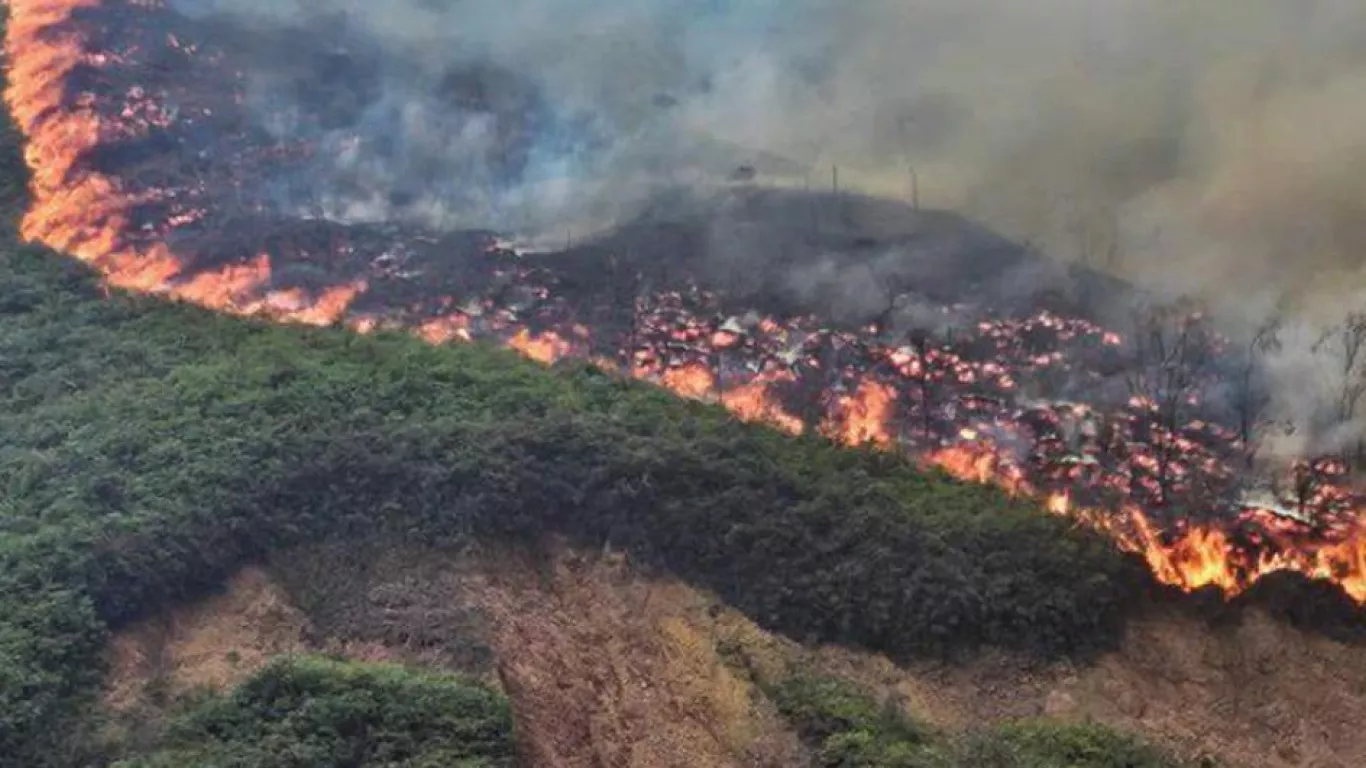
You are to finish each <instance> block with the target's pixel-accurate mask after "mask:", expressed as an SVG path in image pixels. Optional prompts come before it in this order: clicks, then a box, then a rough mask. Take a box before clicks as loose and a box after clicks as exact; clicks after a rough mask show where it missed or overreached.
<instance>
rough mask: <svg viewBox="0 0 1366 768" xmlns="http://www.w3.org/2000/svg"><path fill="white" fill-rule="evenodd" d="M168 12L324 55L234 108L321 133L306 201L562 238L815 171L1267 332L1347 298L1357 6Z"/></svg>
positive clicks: (601, 0) (1358, 197)
mask: <svg viewBox="0 0 1366 768" xmlns="http://www.w3.org/2000/svg"><path fill="white" fill-rule="evenodd" d="M174 5H175V6H176V7H177V8H178V9H179V10H181V11H182V12H184V13H187V14H193V15H196V16H203V17H219V18H227V19H231V20H232V21H233V23H234V24H237V25H240V26H242V27H245V28H247V29H250V30H255V31H258V32H260V31H274V32H276V33H280V34H282V35H283V37H282V38H281V39H284V40H288V41H290V46H289V47H290V48H291V49H293V50H294V51H295V52H298V51H303V50H314V51H332V52H333V54H335V55H339V56H344V57H349V58H347V59H345V60H346V61H348V62H350V63H349V65H348V66H350V67H352V68H353V69H354V70H355V77H351V78H347V77H344V76H343V77H338V78H337V80H336V82H334V83H332V84H331V85H326V84H322V83H317V82H313V83H311V84H310V85H309V86H308V87H301V86H300V85H299V83H298V82H291V81H289V79H288V76H286V75H281V74H280V73H281V72H287V71H288V70H287V68H281V67H278V66H274V65H273V64H272V63H271V60H270V59H269V57H266V58H264V59H263V61H264V62H265V63H263V65H262V68H261V71H260V72H259V73H257V74H256V76H255V79H254V81H253V85H254V87H253V93H252V105H253V106H255V107H257V108H258V109H257V111H258V113H259V114H260V115H261V117H262V121H263V123H265V124H268V126H269V127H270V128H272V129H273V130H277V131H280V132H282V133H293V134H299V133H306V134H312V135H314V136H316V137H317V139H318V141H319V144H320V146H321V147H322V148H323V149H324V151H323V152H322V153H321V154H320V156H321V157H324V158H326V163H325V166H324V167H321V168H319V169H316V171H317V172H316V173H315V174H313V175H312V176H310V178H308V179H306V180H304V181H303V184H302V186H303V188H304V189H305V190H306V192H307V194H303V195H301V194H300V192H299V190H297V189H293V188H291V187H290V185H288V184H282V185H281V189H280V190H279V192H278V194H279V196H280V198H281V200H283V201H286V202H291V203H292V202H297V201H298V200H301V199H304V198H307V199H308V200H309V204H310V205H312V206H314V207H315V208H316V209H318V210H319V212H321V213H323V214H324V215H329V216H334V217H340V218H349V219H381V218H394V217H399V218H402V217H410V218H417V219H419V220H422V221H423V222H425V223H428V224H432V225H435V226H448V227H454V226H480V227H490V228H498V229H505V230H506V229H512V230H521V231H525V232H535V231H537V230H556V229H560V230H561V231H563V228H580V229H581V228H583V227H587V226H591V225H592V224H594V223H600V224H606V223H611V222H613V221H617V220H620V219H622V218H624V217H627V216H630V215H632V214H633V213H635V212H636V211H637V210H638V209H639V207H640V205H641V204H642V202H643V201H645V200H647V199H649V198H650V197H651V196H652V194H653V193H654V192H655V191H657V190H658V189H659V188H661V187H666V186H669V185H677V184H684V185H691V186H693V187H703V186H706V185H709V184H714V183H717V182H719V181H722V180H724V179H725V177H726V175H727V174H729V173H730V172H732V171H733V170H734V169H735V168H736V167H737V166H740V165H748V166H752V167H753V168H754V170H756V171H757V174H758V180H759V181H760V182H771V183H788V184H792V185H796V186H800V185H802V184H803V183H806V182H808V181H810V180H811V179H815V178H819V179H820V181H819V182H817V183H819V184H825V183H827V180H828V179H829V176H828V174H829V169H830V167H831V166H832V165H838V166H839V168H840V179H841V186H842V187H843V188H846V189H860V190H863V191H868V192H872V193H878V194H884V195H893V196H899V197H905V196H907V195H908V194H909V191H910V188H911V185H912V177H913V176H914V179H915V183H916V185H917V187H918V190H919V194H920V197H921V199H922V200H923V202H924V204H925V205H926V206H930V207H937V208H947V209H955V210H961V211H964V212H966V213H967V214H969V215H971V216H974V217H975V218H977V219H979V220H981V221H983V222H985V223H986V224H988V225H989V226H991V227H993V228H995V229H996V230H998V231H1000V232H1002V233H1003V234H1005V235H1007V236H1010V237H1013V238H1016V239H1018V240H1020V241H1027V242H1029V243H1030V244H1031V245H1032V246H1034V247H1035V248H1037V249H1039V250H1041V251H1043V252H1046V253H1049V254H1052V255H1055V256H1059V257H1062V258H1065V259H1072V260H1080V261H1085V262H1090V263H1092V264H1094V265H1097V266H1102V267H1104V268H1106V269H1109V270H1111V271H1115V272H1118V273H1121V274H1123V275H1125V276H1127V277H1129V278H1133V279H1136V280H1137V281H1138V282H1140V283H1144V284H1146V285H1147V286H1149V287H1155V288H1157V289H1159V290H1162V291H1169V292H1172V293H1191V292H1196V293H1204V294H1206V295H1207V296H1209V297H1211V298H1214V299H1216V300H1218V301H1219V302H1220V303H1221V304H1222V305H1223V307H1224V308H1225V309H1226V310H1228V311H1230V312H1232V313H1234V314H1235V315H1239V316H1242V317H1243V318H1245V319H1247V320H1249V321H1255V320H1257V319H1259V317H1260V316H1261V315H1263V314H1264V313H1265V312H1266V311H1268V310H1269V309H1270V308H1271V307H1272V306H1273V305H1275V304H1276V303H1277V302H1278V301H1280V300H1281V299H1282V297H1283V295H1285V294H1288V293H1294V294H1295V295H1298V296H1299V297H1300V301H1299V303H1298V304H1297V305H1296V306H1297V307H1298V311H1299V312H1300V313H1301V314H1302V315H1303V316H1304V317H1305V318H1307V319H1306V320H1305V323H1302V324H1301V325H1303V328H1300V326H1293V327H1294V328H1298V329H1299V330H1294V331H1293V332H1290V335H1291V336H1294V337H1295V338H1299V337H1301V336H1302V337H1304V339H1310V338H1312V337H1315V336H1316V334H1317V331H1314V330H1312V329H1310V330H1306V329H1309V328H1310V326H1311V325H1312V323H1313V322H1318V321H1319V320H1321V319H1322V318H1321V317H1315V315H1325V316H1337V317H1341V316H1342V314H1343V313H1344V312H1345V310H1346V308H1348V307H1349V306H1352V305H1354V304H1355V303H1356V301H1357V299H1359V298H1361V297H1362V295H1363V290H1362V289H1363V288H1366V280H1364V279H1363V276H1364V275H1363V271H1362V270H1363V269H1366V10H1363V7H1362V5H1361V2H1360V0H1297V1H1296V2H1287V1H1286V0H1201V1H1200V2H1189V3H1181V2H1153V1H1152V0H1031V1H1030V2H1019V1H1018V0H858V1H857V2H841V1H840V0H385V1H384V2H378V1H376V0H174ZM316 60H317V57H316V56H315V57H314V58H313V59H310V61H313V62H314V64H309V65H308V66H304V67H303V69H302V71H303V73H304V75H306V76H307V77H310V78H314V79H315V80H316V71H315V69H310V67H315V64H316ZM343 69H344V68H343ZM362 73H363V76H362ZM462 73H463V74H462ZM301 76H302V75H301ZM332 91H337V92H338V93H339V94H340V95H339V96H337V98H331V97H328V98H327V99H324V100H325V101H327V103H328V104H330V105H332V106H333V107H335V103H336V102H337V101H338V100H340V101H341V102H342V103H343V106H344V107H345V108H344V109H340V111H338V112H337V113H336V114H333V115H331V116H330V117H329V118H328V119H320V118H319V117H318V108H317V102H318V101H319V99H320V98H322V97H323V96H325V95H326V94H328V93H331V92H332ZM816 169H819V170H816ZM808 171H812V175H811V176H810V177H807V173H808ZM585 222H586V223H585ZM737 242H738V241H737ZM732 245H733V244H732ZM816 278H820V276H819V275H817V276H816ZM816 278H813V279H816ZM821 279H823V278H821ZM860 279H861V280H863V282H864V283H869V284H870V285H871V283H874V282H877V279H878V278H877V276H876V275H872V274H868V275H863V276H862V277H861V278H860ZM855 282H857V281H855ZM854 292H855V293H860V295H862V293H864V292H860V291H854ZM855 298H857V297H855ZM855 303H857V301H855ZM1292 325H1293V324H1292ZM1307 355H1309V352H1308V351H1307V347H1306V346H1305V345H1304V344H1287V345H1286V346H1285V347H1284V349H1283V351H1282V352H1281V353H1280V356H1279V357H1278V358H1277V360H1278V362H1277V365H1276V366H1273V368H1274V369H1275V370H1274V373H1276V375H1277V376H1279V377H1281V379H1283V380H1284V381H1286V382H1297V381H1299V379H1302V378H1304V377H1306V376H1310V375H1311V374H1309V373H1307V371H1308V370H1309V363H1308V362H1306V360H1307V359H1308V358H1307V357H1305V356H1307ZM1297 356H1299V357H1297ZM1302 357H1303V358H1304V359H1301V358H1302ZM1314 375H1317V374H1314ZM1301 384H1303V382H1299V384H1296V385H1295V387H1297V388H1298V387H1300V385H1301ZM1287 391H1289V390H1287ZM1285 408H1289V405H1286V406H1285Z"/></svg>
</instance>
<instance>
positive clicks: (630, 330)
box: [607, 255, 649, 374]
mask: <svg viewBox="0 0 1366 768" xmlns="http://www.w3.org/2000/svg"><path fill="white" fill-rule="evenodd" d="M607 268H608V269H607V274H608V288H607V290H608V295H607V302H608V306H607V311H608V313H609V315H610V317H609V318H608V323H609V326H608V327H612V328H620V329H621V332H620V336H619V338H620V339H621V345H620V347H619V348H618V349H617V350H616V356H617V358H618V363H620V365H621V366H622V370H624V371H626V372H627V373H628V374H631V373H634V372H635V358H636V352H637V351H638V350H639V349H640V344H641V341H642V335H643V332H644V328H643V325H644V322H645V313H646V312H647V311H648V309H649V307H648V302H647V301H646V297H647V296H648V294H649V287H648V285H647V284H646V280H645V275H644V273H643V272H642V271H641V270H640V269H639V268H637V267H636V265H634V264H630V263H628V262H626V261H624V260H622V259H620V258H619V257H617V256H616V255H612V256H610V257H608V259H607Z"/></svg>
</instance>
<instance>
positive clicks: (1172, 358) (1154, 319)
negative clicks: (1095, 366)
mask: <svg viewBox="0 0 1366 768" xmlns="http://www.w3.org/2000/svg"><path fill="white" fill-rule="evenodd" d="M1134 326H1135V327H1134V333H1133V339H1132V349H1131V354H1132V360H1131V365H1130V366H1129V368H1128V370H1127V372H1126V374H1125V382H1126V384H1127V385H1128V388H1129V393H1130V394H1131V395H1133V396H1135V397H1139V398H1143V399H1144V400H1146V401H1147V404H1148V405H1150V407H1151V412H1152V414H1153V419H1152V422H1151V423H1150V424H1149V425H1148V431H1149V441H1148V443H1149V445H1150V446H1151V447H1152V450H1153V458H1154V459H1155V460H1156V463H1157V468H1156V471H1155V477H1154V479H1155V480H1156V482H1157V486H1158V498H1157V499H1156V501H1157V502H1158V503H1160V504H1163V505H1166V504H1170V503H1171V502H1172V501H1173V499H1172V495H1173V494H1172V491H1173V486H1174V485H1175V482H1174V481H1175V479H1176V478H1175V473H1174V472H1173V469H1174V466H1175V463H1176V462H1177V460H1178V459H1179V458H1180V445H1179V442H1178V438H1179V437H1180V430H1181V427H1182V426H1183V425H1184V424H1185V423H1186V421H1187V417H1188V415H1189V413H1190V410H1191V408H1192V407H1193V405H1194V403H1195V402H1196V401H1197V399H1198V397H1199V394H1200V391H1201V389H1202V388H1203V385H1204V374H1205V373H1206V369H1207V368H1208V366H1209V364H1210V362H1211V361H1212V344H1211V342H1212V338H1211V337H1212V331H1211V329H1210V328H1209V326H1208V323H1207V321H1206V320H1205V318H1204V316H1203V315H1202V314H1200V313H1199V312H1197V311H1196V310H1195V308H1194V307H1193V306H1192V305H1191V304H1190V303H1188V302H1176V303H1173V304H1170V305H1162V306H1157V307H1153V308H1150V309H1147V310H1145V311H1140V312H1139V313H1137V315H1136V316H1135V321H1134Z"/></svg>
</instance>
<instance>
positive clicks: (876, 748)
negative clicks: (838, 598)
mask: <svg viewBox="0 0 1366 768" xmlns="http://www.w3.org/2000/svg"><path fill="white" fill-rule="evenodd" d="M767 693H768V696H769V698H770V699H771V700H772V701H773V703H774V705H776V706H777V708H778V711H779V712H780V713H782V715H783V716H784V717H785V718H787V720H788V722H789V723H791V724H792V727H793V728H794V729H795V730H796V731H797V734H798V735H799V736H800V737H801V739H802V741H804V742H805V743H806V744H808V745H809V746H810V747H811V748H812V750H813V752H814V753H815V755H816V760H817V763H818V764H819V765H820V766H821V767H822V768H931V766H936V765H939V764H940V762H939V761H940V760H942V757H941V756H940V754H939V752H938V751H937V750H936V749H935V748H934V747H933V746H931V739H932V737H933V734H931V733H930V732H929V731H928V730H927V729H924V728H921V727H920V726H918V725H917V724H916V723H914V722H912V721H911V720H910V718H908V717H906V715H905V713H903V712H901V711H900V710H898V709H897V708H896V707H895V706H894V705H892V704H890V703H888V704H879V703H878V702H877V701H875V700H874V699H873V698H872V697H871V696H869V695H868V694H867V693H865V692H864V691H863V690H861V689H860V688H859V687H858V686H856V685H853V684H852V683H849V682H847V681H844V680H839V679H836V678H832V677H824V676H818V675H805V674H797V675H792V676H790V677H788V678H786V679H784V680H783V681H782V682H780V683H778V684H777V685H774V686H772V687H770V688H769V689H768V691H767Z"/></svg>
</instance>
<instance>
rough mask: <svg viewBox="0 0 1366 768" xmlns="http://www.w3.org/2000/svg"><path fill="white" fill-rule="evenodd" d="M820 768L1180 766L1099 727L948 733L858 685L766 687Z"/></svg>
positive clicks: (808, 682) (816, 680) (793, 679)
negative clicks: (880, 701)
mask: <svg viewBox="0 0 1366 768" xmlns="http://www.w3.org/2000/svg"><path fill="white" fill-rule="evenodd" d="M766 692H767V694H768V696H769V698H770V699H771V700H772V701H773V703H774V704H775V705H776V706H777V707H778V711H779V712H780V713H782V715H783V716H784V717H786V718H787V720H788V722H790V723H791V725H792V727H793V728H794V729H795V730H796V731H797V734H798V735H799V736H800V737H801V738H802V740H803V741H804V742H806V743H807V744H808V745H810V746H811V748H812V750H813V752H814V753H815V756H816V762H817V764H818V765H819V766H820V767H821V768H1178V766H1179V763H1178V762H1177V761H1176V760H1174V759H1173V758H1172V757H1170V756H1169V755H1167V754H1165V753H1164V752H1162V751H1161V750H1159V749H1157V748H1155V747H1152V746H1150V745H1148V744H1145V743H1144V742H1142V741H1140V740H1138V739H1136V738H1134V737H1132V736H1128V735H1125V734H1122V733H1118V732H1116V731H1113V730H1110V729H1108V728H1104V727H1101V726H1096V725H1064V724H1058V723H1050V722H1043V721H1039V722H1023V723H1015V724H1011V725H1005V726H1000V727H997V728H992V729H988V730H982V731H978V732H974V733H971V734H968V735H967V736H949V735H945V734H941V733H935V732H934V731H932V730H930V729H928V728H925V727H922V726H920V725H918V724H916V723H915V722H913V721H912V720H911V719H910V718H909V717H907V716H906V714H905V712H903V711H902V710H900V709H899V708H897V707H896V706H894V705H892V704H890V703H888V704H883V705H880V704H878V702H877V701H875V700H874V699H873V698H872V697H871V696H870V695H868V694H867V693H866V692H865V691H864V690H862V689H861V688H859V687H858V686H856V685H854V684H852V683H850V682H848V681H845V680H840V679H836V678H832V677H826V676H821V675H812V674H795V675H792V676H789V677H787V678H785V679H784V680H782V681H781V682H780V683H778V684H776V685H772V686H769V687H768V688H767V691H766Z"/></svg>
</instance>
